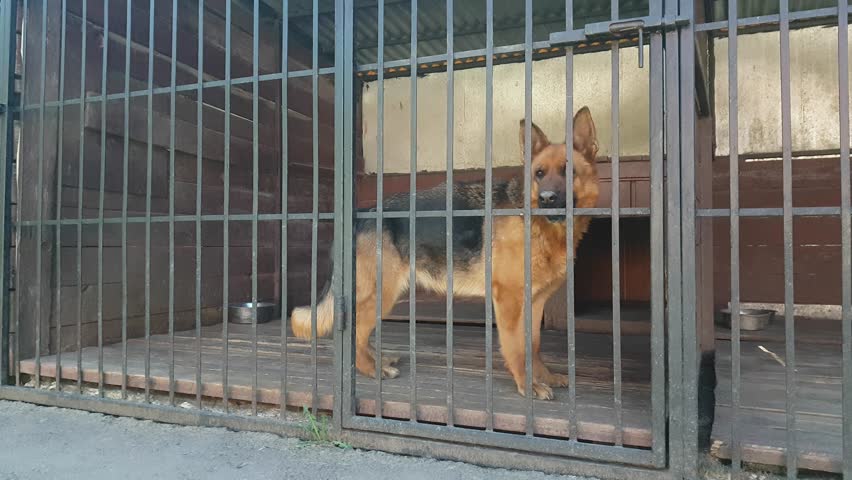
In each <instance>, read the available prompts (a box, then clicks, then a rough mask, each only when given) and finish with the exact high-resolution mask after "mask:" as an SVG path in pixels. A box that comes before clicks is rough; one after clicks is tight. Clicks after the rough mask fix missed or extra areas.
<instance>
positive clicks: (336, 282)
mask: <svg viewBox="0 0 852 480" xmlns="http://www.w3.org/2000/svg"><path fill="white" fill-rule="evenodd" d="M345 3H346V2H344V0H335V2H334V42H335V45H337V46H338V47H337V48H335V49H334V68H335V74H334V238H333V240H332V244H333V245H334V248H333V250H332V254H333V255H332V263H333V265H334V266H333V268H332V273H331V278H332V293H333V295H334V321H335V329H334V334H333V340H334V401H333V403H332V407H331V415H332V418H331V428H332V430H333V431H336V432H340V431H342V429H343V407H342V404H343V398H342V397H343V367H344V364H345V362H344V361H343V360H344V358H343V335H342V333H341V332H342V331H343V327H344V323H343V322H344V321H345V320H344V318H343V317H344V315H345V311H344V308H345V307H344V303H345V302H344V300H343V297H344V291H343V281H342V280H343V270H342V268H343V248H342V246H343V235H344V229H345V222H344V219H343V207H344V205H345V197H344V195H343V192H344V191H345V190H346V188H345V182H346V180H347V178H350V179H351V177H347V175H346V172H345V171H344V145H343V143H344V142H343V138H344V135H343V123H344V118H345V117H344V112H345V111H347V110H349V108H348V107H347V105H346V102H345V101H344V99H345V98H346V97H345V96H344V88H343V81H342V79H343V76H344V73H343V72H342V71H343V70H344V68H345V66H344V64H343V57H344V55H343V50H344V49H343V48H341V47H340V46H341V45H345V44H346V43H347V42H350V43H351V39H347V37H346V33H347V31H346V30H345V28H344V13H343V10H344V5H345ZM285 16H286V10H285Z"/></svg>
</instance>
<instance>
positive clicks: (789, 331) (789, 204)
mask: <svg viewBox="0 0 852 480" xmlns="http://www.w3.org/2000/svg"><path fill="white" fill-rule="evenodd" d="M780 26H781V154H782V160H783V165H782V170H783V174H782V178H783V194H784V344H785V351H786V355H785V356H786V357H787V366H786V387H787V478H796V477H797V456H798V454H799V453H798V449H797V447H796V395H797V390H798V388H797V385H796V338H795V334H796V324H795V316H794V311H793V308H794V307H793V158H792V143H791V141H792V140H791V125H790V124H791V119H790V5H789V0H781V22H780Z"/></svg>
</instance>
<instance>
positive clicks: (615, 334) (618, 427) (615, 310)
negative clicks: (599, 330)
mask: <svg viewBox="0 0 852 480" xmlns="http://www.w3.org/2000/svg"><path fill="white" fill-rule="evenodd" d="M610 8H611V10H612V20H613V21H617V20H618V18H619V17H618V0H612V1H611V4H610ZM640 48H641V46H640ZM619 51H620V50H619V46H618V43H616V42H613V44H612V74H611V77H612V92H611V93H612V97H611V98H612V103H611V108H612V117H611V119H610V121H611V123H612V132H613V133H612V147H611V148H612V152H610V157H611V158H612V164H611V166H612V195H611V201H612V207H611V209H612V210H611V211H612V215H611V221H612V243H611V251H612V384H613V406H614V407H615V444H616V445H617V446H619V447H620V446H621V445H622V444H623V442H624V412H623V409H622V398H621V275H620V273H621V270H620V268H621V260H620V253H621V251H620V245H621V240H620V238H619V235H620V233H619V230H620V229H619V227H620V223H621V221H620V219H619V216H618V207H619V205H620V202H621V199H620V195H619V190H620V189H619V185H620V179H619V161H618V154H619V148H620V147H619V126H620V125H619V120H620V118H619V117H620V114H619V101H620V98H621V96H620V95H619V93H620V92H619V88H620V87H619V78H618V77H619V70H620V69H619V66H620V63H619V62H620V54H619Z"/></svg>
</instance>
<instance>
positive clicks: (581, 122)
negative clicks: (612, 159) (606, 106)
mask: <svg viewBox="0 0 852 480" xmlns="http://www.w3.org/2000/svg"><path fill="white" fill-rule="evenodd" d="M574 150H577V151H578V152H582V153H583V154H584V155H585V156H586V157H587V158H588V159H590V160H592V161H594V159H595V156H596V155H597V154H598V133H597V130H596V129H595V122H594V121H593V120H592V113H591V112H590V111H589V107H583V108H581V109H580V111H579V112H577V114H576V115H574Z"/></svg>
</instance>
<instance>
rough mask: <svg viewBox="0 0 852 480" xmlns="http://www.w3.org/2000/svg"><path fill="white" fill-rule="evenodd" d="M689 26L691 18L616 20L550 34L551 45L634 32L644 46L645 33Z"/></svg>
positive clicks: (641, 53) (641, 57)
mask: <svg viewBox="0 0 852 480" xmlns="http://www.w3.org/2000/svg"><path fill="white" fill-rule="evenodd" d="M687 24H689V18H688V17H685V16H665V17H660V16H649V17H638V18H630V19H626V20H616V21H614V22H597V23H587V24H586V26H585V27H584V28H583V29H582V30H571V31H566V32H554V33H551V34H550V45H551V46H552V47H556V46H566V45H577V44H580V43H586V42H589V41H590V40H592V39H594V38H596V37H614V38H620V37H622V36H625V35H629V34H632V33H633V32H636V33H638V35H639V45H644V41H645V31H646V30H651V31H665V30H671V29H675V28H678V27H681V26H683V25H687ZM644 55H645V52H644V49H643V48H640V49H639V68H643V67H644V63H645V57H644Z"/></svg>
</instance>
